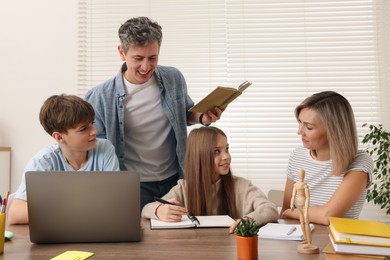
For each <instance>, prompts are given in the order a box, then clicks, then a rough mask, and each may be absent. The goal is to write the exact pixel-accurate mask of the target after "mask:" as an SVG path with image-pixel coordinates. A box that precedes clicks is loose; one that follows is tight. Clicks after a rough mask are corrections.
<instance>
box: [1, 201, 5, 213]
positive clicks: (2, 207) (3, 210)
mask: <svg viewBox="0 0 390 260" xmlns="http://www.w3.org/2000/svg"><path fill="white" fill-rule="evenodd" d="M5 205H6V198H3V201H2V202H1V213H5Z"/></svg>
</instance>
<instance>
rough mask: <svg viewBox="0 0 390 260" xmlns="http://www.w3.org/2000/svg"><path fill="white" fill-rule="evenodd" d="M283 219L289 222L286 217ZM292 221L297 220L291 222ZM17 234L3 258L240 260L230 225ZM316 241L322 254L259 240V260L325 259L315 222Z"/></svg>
mask: <svg viewBox="0 0 390 260" xmlns="http://www.w3.org/2000/svg"><path fill="white" fill-rule="evenodd" d="M279 222H282V223H286V221H284V220H280V221H279ZM288 223H297V222H291V221H288ZM6 229H7V230H9V231H12V232H14V234H15V237H14V239H13V240H12V241H11V242H6V243H5V247H4V254H3V255H0V259H18V260H22V259H50V258H52V257H54V256H56V255H59V254H61V253H63V252H65V251H71V250H80V251H89V252H93V253H95V255H94V256H93V257H92V258H91V259H93V260H97V259H185V260H187V259H200V260H209V259H224V260H225V259H236V241H235V236H234V235H228V229H227V228H197V229H196V228H191V229H175V230H174V229H170V230H151V229H150V224H149V220H145V219H143V220H142V229H143V238H142V241H141V242H131V243H81V244H33V243H31V242H30V237H29V230H28V226H27V225H16V226H8V227H7V228H6ZM312 239H313V244H315V245H317V246H318V247H319V248H320V254H318V255H303V254H299V253H297V245H298V244H299V242H297V241H282V240H271V239H259V260H263V259H272V260H279V259H289V260H293V259H325V256H324V254H323V253H322V249H323V248H324V247H325V246H326V245H327V244H328V243H329V238H328V230H327V228H326V226H321V225H315V229H314V231H313V232H312Z"/></svg>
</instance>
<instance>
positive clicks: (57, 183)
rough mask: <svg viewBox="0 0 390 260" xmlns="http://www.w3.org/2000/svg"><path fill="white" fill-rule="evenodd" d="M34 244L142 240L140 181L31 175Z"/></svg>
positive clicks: (119, 175) (131, 176)
mask: <svg viewBox="0 0 390 260" xmlns="http://www.w3.org/2000/svg"><path fill="white" fill-rule="evenodd" d="M26 191H27V202H28V214H29V229H30V240H31V242H33V243H84V242H85V243H92V242H130V241H140V240H141V213H140V178H139V174H137V173H131V172H47V171H46V172H26Z"/></svg>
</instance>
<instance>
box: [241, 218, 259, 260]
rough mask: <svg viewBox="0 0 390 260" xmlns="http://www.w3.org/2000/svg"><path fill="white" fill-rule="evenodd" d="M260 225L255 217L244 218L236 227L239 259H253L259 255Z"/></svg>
mask: <svg viewBox="0 0 390 260" xmlns="http://www.w3.org/2000/svg"><path fill="white" fill-rule="evenodd" d="M259 228H260V227H259V226H258V225H257V224H256V221H255V220H254V219H253V218H242V219H241V220H240V222H239V223H238V224H237V227H236V229H235V233H236V242H237V259H239V260H252V259H257V257H258V254H257V252H258V239H259V238H258V233H259Z"/></svg>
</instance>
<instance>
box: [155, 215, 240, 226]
mask: <svg viewBox="0 0 390 260" xmlns="http://www.w3.org/2000/svg"><path fill="white" fill-rule="evenodd" d="M196 218H197V219H198V220H199V223H200V224H198V223H196V222H192V221H191V220H190V219H189V218H188V217H187V216H186V215H183V217H182V219H181V221H180V222H165V221H161V220H157V219H150V227H151V229H169V228H193V227H230V226H231V225H232V224H233V223H234V219H232V218H231V217H230V216H228V215H214V216H196Z"/></svg>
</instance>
